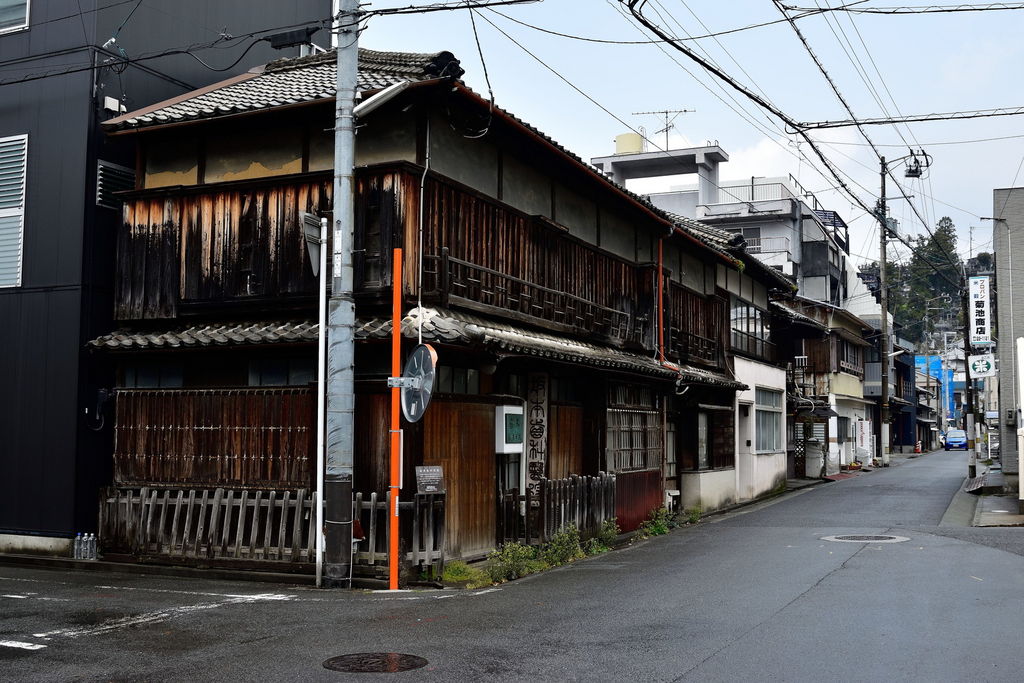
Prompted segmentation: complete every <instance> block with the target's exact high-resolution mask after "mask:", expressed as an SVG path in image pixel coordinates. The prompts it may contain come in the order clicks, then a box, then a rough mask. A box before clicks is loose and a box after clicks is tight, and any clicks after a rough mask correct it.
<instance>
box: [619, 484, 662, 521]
mask: <svg viewBox="0 0 1024 683" xmlns="http://www.w3.org/2000/svg"><path fill="white" fill-rule="evenodd" d="M663 495H664V494H663V491H662V481H661V470H643V471H641V472H620V473H618V474H616V475H615V516H616V518H617V520H618V525H619V528H621V529H622V530H623V531H633V530H634V529H636V528H637V527H638V526H640V523H641V522H643V521H644V520H645V519H647V517H648V516H649V515H650V513H651V510H656V509H658V508H660V507H661V505H662V502H663V501H662V496H663Z"/></svg>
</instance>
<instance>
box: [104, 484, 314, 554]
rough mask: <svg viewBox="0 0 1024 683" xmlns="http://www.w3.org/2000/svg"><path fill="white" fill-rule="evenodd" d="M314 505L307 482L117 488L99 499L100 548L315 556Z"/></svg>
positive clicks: (162, 551)
mask: <svg viewBox="0 0 1024 683" xmlns="http://www.w3.org/2000/svg"><path fill="white" fill-rule="evenodd" d="M315 505H316V493H315V492H310V491H308V490H307V489H299V490H297V491H290V490H271V491H264V490H259V491H249V490H245V489H243V490H236V489H223V488H218V489H214V490H210V489H202V490H196V489H172V488H150V487H142V488H120V487H113V488H110V489H107V491H106V492H105V495H104V496H103V497H102V502H101V505H100V535H99V539H100V547H101V550H102V551H103V552H105V553H126V554H130V555H135V556H140V557H166V558H174V559H176V560H215V559H225V560H227V559H233V560H245V561H250V562H286V563H296V562H299V563H301V562H307V563H308V562H313V561H314V560H315V557H314V553H315V538H316V536H315V524H316V515H315V509H316V508H315Z"/></svg>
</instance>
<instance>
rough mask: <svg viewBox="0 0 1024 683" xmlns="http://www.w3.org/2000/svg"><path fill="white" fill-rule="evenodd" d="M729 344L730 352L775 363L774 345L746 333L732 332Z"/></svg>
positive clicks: (776, 355)
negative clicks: (730, 345)
mask: <svg viewBox="0 0 1024 683" xmlns="http://www.w3.org/2000/svg"><path fill="white" fill-rule="evenodd" d="M730 343H731V344H732V350H733V351H736V352H738V353H742V354H745V355H748V356H754V357H755V358H760V359H762V360H767V361H775V360H776V359H777V358H778V351H777V349H776V348H775V344H773V343H771V342H770V341H766V340H764V339H761V338H760V337H755V336H754V335H752V334H747V333H746V332H740V331H739V330H732V334H731V335H730Z"/></svg>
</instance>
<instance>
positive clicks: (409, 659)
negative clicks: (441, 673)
mask: <svg viewBox="0 0 1024 683" xmlns="http://www.w3.org/2000/svg"><path fill="white" fill-rule="evenodd" d="M427 664H428V662H427V660H425V659H423V657H417V656H416V655H403V654H399V653H397V652H357V653H356V654H351V655H339V656H338V657H331V658H330V659H328V660H327V661H326V662H324V668H325V669H330V670H331V671H341V672H344V673H352V674H361V673H385V674H393V673H398V672H399V671H411V670H413V669H419V668H421V667H424V666H426V665H427Z"/></svg>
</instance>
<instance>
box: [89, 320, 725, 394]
mask: <svg viewBox="0 0 1024 683" xmlns="http://www.w3.org/2000/svg"><path fill="white" fill-rule="evenodd" d="M420 310H422V320H423V339H424V341H427V342H435V343H442V344H456V345H467V346H468V345H480V346H484V347H487V348H489V349H491V350H492V351H493V352H495V353H496V354H498V355H525V356H535V357H538V358H547V359H550V360H553V361H559V362H564V363H575V364H579V365H585V366H588V367H596V368H607V369H610V370H619V371H623V372H630V373H637V374H643V375H649V376H652V377H658V378H661V379H665V380H673V379H679V380H681V381H682V382H684V383H694V384H705V385H711V386H718V387H724V388H730V389H739V388H743V387H744V385H743V384H741V383H739V382H736V381H734V380H731V379H729V378H728V377H726V376H725V375H722V374H720V373H716V372H711V371H709V370H704V369H702V368H696V367H692V366H688V365H683V366H678V371H677V370H676V369H674V368H675V367H677V366H673V367H665V366H663V365H661V364H660V363H658V362H657V361H655V360H654V359H652V358H650V357H648V356H645V355H642V354H636V353H630V352H628V351H622V350H619V349H613V348H610V347H607V346H600V345H598V344H591V343H588V342H583V341H578V340H575V339H570V338H568V337H560V336H558V335H554V334H548V333H545V332H538V331H534V330H528V329H526V328H523V327H518V326H513V325H507V324H504V323H499V322H495V321H492V320H486V319H484V318H480V317H477V316H474V315H470V314H466V313H462V312H454V311H448V310H444V309H436V308H423V309H413V310H411V311H410V312H409V313H408V314H407V315H406V316H405V317H404V318H403V319H402V336H403V337H405V338H407V339H415V338H416V337H417V333H418V326H419V322H420V317H421V315H420ZM317 335H318V326H317V324H316V323H315V322H313V321H308V320H306V321H291V322H280V321H276V322H258V323H234V324H222V325H204V326H193V327H188V328H184V329H181V330H177V331H166V332H151V333H141V332H130V331H121V332H115V333H113V334H108V335H104V336H102V337H99V338H97V339H94V340H92V341H91V342H89V343H88V346H90V347H92V348H95V349H107V350H136V351H138V350H145V349H177V348H190V347H211V346H231V345H249V344H276V343H284V342H315V341H316V339H317ZM390 337H391V318H390V317H372V318H360V319H359V320H358V321H357V323H356V329H355V338H356V339H364V340H365V339H379V340H385V339H390Z"/></svg>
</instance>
